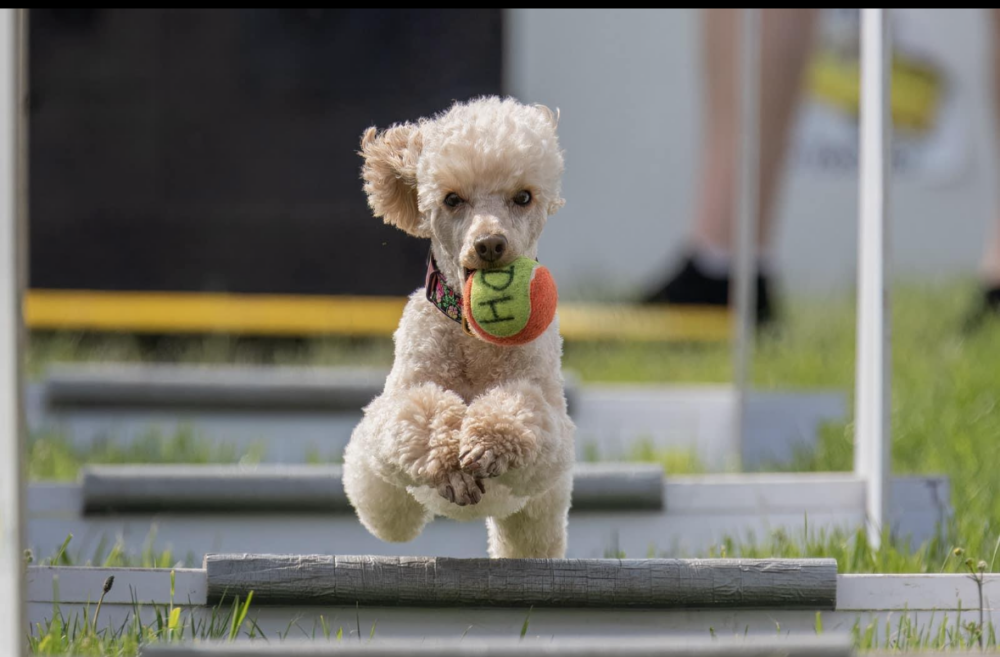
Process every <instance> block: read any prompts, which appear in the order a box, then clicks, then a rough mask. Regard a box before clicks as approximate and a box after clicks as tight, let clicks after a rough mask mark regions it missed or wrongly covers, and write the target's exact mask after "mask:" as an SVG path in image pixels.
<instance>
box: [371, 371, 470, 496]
mask: <svg viewBox="0 0 1000 657" xmlns="http://www.w3.org/2000/svg"><path fill="white" fill-rule="evenodd" d="M465 413H466V405H465V402H463V401H462V399H461V397H459V396H458V395H457V394H455V393H454V392H452V391H450V390H445V389H444V388H442V387H441V386H439V385H437V384H435V383H423V384H417V385H413V386H409V387H407V388H403V389H396V390H387V391H386V392H385V393H383V394H382V395H381V396H380V397H379V398H378V399H376V400H375V401H374V402H372V403H371V405H370V406H369V407H368V408H367V409H365V419H364V421H363V423H362V426H359V427H358V430H357V431H356V432H355V436H354V437H352V443H353V442H355V440H357V441H358V442H359V443H361V444H359V445H357V447H359V448H361V449H363V450H364V451H365V452H367V455H368V457H369V458H367V459H366V460H367V461H368V462H369V463H370V464H371V466H372V468H373V469H374V470H375V471H376V472H377V473H378V474H379V475H380V476H381V477H382V478H383V479H384V480H386V481H388V482H389V483H391V484H394V485H396V486H400V487H408V486H430V487H432V488H435V489H437V491H438V493H440V494H441V496H442V497H444V498H446V499H448V500H449V501H451V502H454V503H456V504H458V505H460V506H465V505H466V504H476V503H478V502H479V500H480V499H482V493H483V486H482V482H480V481H477V480H476V478H475V477H474V476H473V475H471V474H470V473H465V472H462V471H461V469H460V468H459V463H458V450H459V441H460V431H461V427H462V421H463V419H464V417H465ZM352 451H355V450H352Z"/></svg>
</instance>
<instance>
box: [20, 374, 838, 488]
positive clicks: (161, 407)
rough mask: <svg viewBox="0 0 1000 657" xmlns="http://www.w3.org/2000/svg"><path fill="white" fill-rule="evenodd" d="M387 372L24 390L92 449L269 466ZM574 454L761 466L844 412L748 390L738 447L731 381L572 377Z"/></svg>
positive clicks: (329, 439) (329, 426) (323, 445)
mask: <svg viewBox="0 0 1000 657" xmlns="http://www.w3.org/2000/svg"><path fill="white" fill-rule="evenodd" d="M386 374H387V372H386V370H381V369H370V368H306V367H245V366H226V367H220V366H210V367H208V366H193V365H159V364H141V365H92V364H87V365H59V366H54V367H52V368H51V369H50V370H49V371H48V372H47V374H46V376H45V378H44V380H43V381H42V382H41V383H36V384H32V385H30V386H28V390H27V395H26V403H27V410H28V413H27V416H28V423H29V426H30V428H31V429H32V430H33V431H37V432H46V431H56V432H59V433H62V434H64V435H66V436H67V438H69V439H70V440H72V441H73V442H74V443H75V444H77V445H79V446H81V447H85V446H88V445H92V444H94V443H97V442H101V441H111V442H115V443H128V442H132V441H135V440H138V439H142V438H143V437H146V436H149V435H150V433H151V432H153V431H155V432H157V433H159V434H160V435H164V436H170V435H174V434H175V433H177V432H179V431H189V432H192V433H193V434H194V435H196V436H197V437H198V438H199V439H201V440H203V441H206V442H208V443H212V444H215V445H219V446H223V445H224V446H226V447H228V448H232V449H235V450H236V451H237V452H240V453H242V452H246V451H248V450H251V449H252V450H253V451H254V452H260V453H261V458H262V459H263V460H264V461H265V462H278V463H303V462H305V461H307V460H313V459H315V457H319V458H321V459H324V460H335V459H337V458H339V456H340V455H341V453H342V451H343V447H344V445H345V444H346V443H347V440H348V438H349V437H350V433H351V431H352V430H353V428H354V426H355V425H356V424H357V422H358V420H359V419H360V413H361V408H362V407H364V406H365V405H366V404H368V402H370V401H371V400H372V399H373V398H374V397H375V396H376V395H378V394H379V393H381V391H382V387H383V385H384V383H385V377H386ZM567 399H568V402H569V411H570V415H571V416H572V417H573V419H574V421H575V422H576V424H577V427H578V431H577V458H578V459H579V460H585V459H586V457H589V456H597V457H599V458H602V459H608V460H614V459H621V458H622V457H623V456H625V455H627V454H628V453H629V450H630V449H631V448H632V446H633V445H635V444H637V443H639V442H642V443H646V444H649V445H652V446H654V447H656V448H659V449H673V450H684V451H689V452H692V453H695V454H697V456H698V458H699V459H700V461H701V462H702V463H703V464H704V465H705V467H707V468H708V469H709V470H716V471H717V470H723V469H726V468H727V467H729V466H731V465H732V464H733V463H736V462H741V463H742V465H743V466H744V468H747V469H757V468H762V467H767V466H768V465H773V464H783V463H787V462H789V461H790V459H791V458H792V457H793V456H794V454H795V453H796V451H798V450H802V449H810V448H812V447H813V446H814V445H815V441H816V437H817V434H818V429H819V426H820V425H821V424H822V423H824V422H828V421H839V420H843V419H845V418H846V416H847V400H846V396H845V395H844V394H843V393H842V392H829V391H825V392H780V391H774V392H761V391H751V392H750V394H749V397H748V399H747V407H746V411H747V414H746V426H745V428H746V432H745V438H744V440H743V442H742V444H740V445H737V444H736V443H735V441H734V436H735V431H734V430H735V425H734V423H735V421H736V417H737V415H736V403H737V398H736V393H735V390H734V389H732V388H730V387H727V386H662V385H660V386H649V385H642V386H636V385H601V386H596V385H585V386H584V385H580V384H579V383H577V382H576V379H575V377H573V376H568V380H567Z"/></svg>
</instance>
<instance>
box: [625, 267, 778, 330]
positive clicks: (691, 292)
mask: <svg viewBox="0 0 1000 657" xmlns="http://www.w3.org/2000/svg"><path fill="white" fill-rule="evenodd" d="M770 289H771V281H770V279H769V277H767V276H765V275H763V274H758V275H757V326H759V327H763V326H768V325H770V324H771V323H772V322H773V321H774V315H775V313H774V307H773V306H772V304H771V293H770ZM642 302H643V303H646V304H653V303H666V304H671V305H677V306H728V305H729V276H725V277H722V278H717V277H715V276H710V275H708V274H706V273H705V272H703V271H702V270H701V269H699V268H698V264H697V263H696V262H695V260H694V258H693V257H692V256H688V257H686V258H685V259H684V264H683V266H682V267H681V268H680V270H679V271H678V272H677V273H676V274H674V276H673V278H671V279H670V280H669V281H667V283H666V285H664V286H663V287H661V288H660V289H659V290H657V291H655V292H653V293H652V294H649V295H648V296H646V297H645V298H644V299H643V300H642Z"/></svg>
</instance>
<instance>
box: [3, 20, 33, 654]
mask: <svg viewBox="0 0 1000 657" xmlns="http://www.w3.org/2000/svg"><path fill="white" fill-rule="evenodd" d="M19 20H20V14H19V10H17V9H9V8H3V9H0V654H3V655H22V654H27V646H26V645H25V630H26V627H27V625H26V618H25V615H24V601H23V597H24V566H23V563H22V560H23V548H22V542H21V536H22V525H21V523H22V517H23V516H22V513H21V499H22V498H21V491H22V473H23V467H22V451H21V435H22V426H23V425H22V423H21V418H22V414H21V367H20V364H21V349H20V347H21V339H20V336H21V330H22V329H21V326H22V321H21V296H22V295H21V286H20V281H21V278H22V269H21V259H20V257H19V252H23V246H24V245H23V244H22V242H21V235H20V232H21V231H19V230H18V225H17V224H18V215H19V214H20V213H19V206H20V202H19V194H18V189H19V175H18V163H19V161H20V155H19V147H18V145H19V144H20V135H19V131H18V112H19V111H20V103H19V102H18V98H19V84H18V80H19V70H20V68H21V62H20V57H21V52H22V51H21V49H20V39H19V36H18V35H19V32H20V30H19V27H18V21H19Z"/></svg>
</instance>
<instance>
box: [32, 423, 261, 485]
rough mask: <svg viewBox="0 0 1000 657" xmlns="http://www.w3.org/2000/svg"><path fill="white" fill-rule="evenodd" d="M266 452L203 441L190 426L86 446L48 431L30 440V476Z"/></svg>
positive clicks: (243, 458) (67, 476) (64, 477)
mask: <svg viewBox="0 0 1000 657" xmlns="http://www.w3.org/2000/svg"><path fill="white" fill-rule="evenodd" d="M262 454H263V448H262V447H261V446H257V445H255V446H252V447H251V448H250V449H248V450H245V451H242V450H237V449H236V448H234V447H232V446H231V445H211V444H208V443H205V442H202V441H200V440H199V439H198V435H197V433H196V432H195V431H194V430H193V429H190V428H185V429H180V430H178V431H177V432H175V433H173V434H163V433H162V432H160V431H158V430H156V429H150V430H149V431H148V432H146V433H145V434H144V435H142V436H139V437H138V438H137V439H136V440H134V441H132V442H129V443H125V444H119V443H117V442H115V441H112V440H103V441H98V442H96V443H94V444H92V445H90V446H88V447H86V448H82V447H78V446H76V445H74V444H72V443H71V442H70V441H69V440H67V439H66V438H65V437H64V436H61V435H59V434H56V433H47V434H42V435H35V436H32V437H30V438H29V439H28V476H29V478H31V479H33V480H56V481H70V480H73V479H76V477H77V474H78V473H79V471H80V468H81V467H82V466H83V465H86V464H98V463H99V464H109V465H110V464H126V463H199V464H206V463H257V462H259V461H260V457H261V455H262Z"/></svg>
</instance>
